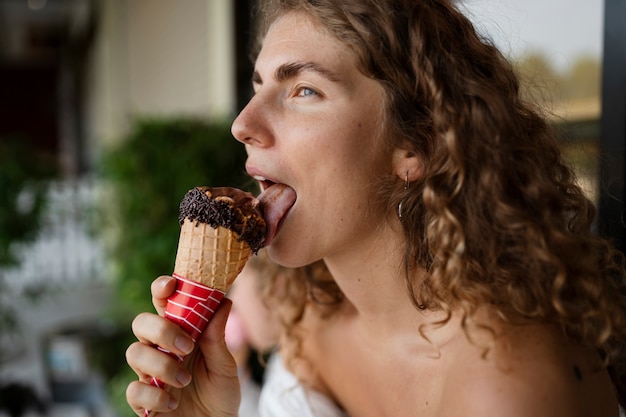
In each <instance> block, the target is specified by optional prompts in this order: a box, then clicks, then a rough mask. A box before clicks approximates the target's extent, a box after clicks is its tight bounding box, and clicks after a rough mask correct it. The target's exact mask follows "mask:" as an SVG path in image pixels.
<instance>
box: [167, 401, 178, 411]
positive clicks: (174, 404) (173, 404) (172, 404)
mask: <svg viewBox="0 0 626 417" xmlns="http://www.w3.org/2000/svg"><path fill="white" fill-rule="evenodd" d="M167 407H168V408H169V409H170V410H173V409H175V408H176V407H178V401H177V400H176V398H170V401H169V402H168V403H167Z"/></svg>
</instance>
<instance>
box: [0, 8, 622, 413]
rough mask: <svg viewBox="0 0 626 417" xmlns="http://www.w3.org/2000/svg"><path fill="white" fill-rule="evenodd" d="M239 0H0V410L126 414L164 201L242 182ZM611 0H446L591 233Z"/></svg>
mask: <svg viewBox="0 0 626 417" xmlns="http://www.w3.org/2000/svg"><path fill="white" fill-rule="evenodd" d="M254 2H255V0H236V1H232V0H179V1H176V2H175V1H170V0H0V416H1V417H4V416H5V415H6V416H11V417H14V416H20V415H24V416H30V415H36V416H54V417H83V416H88V417H104V416H107V417H126V416H132V415H134V414H133V413H132V412H131V411H130V409H129V408H128V407H127V405H126V403H125V399H124V390H125V388H126V385H127V384H128V382H129V381H130V380H131V379H133V378H134V375H133V374H132V373H131V371H130V370H129V369H128V367H127V366H126V363H125V359H124V351H125V349H126V347H127V346H128V345H129V344H130V343H131V341H132V335H131V334H130V322H131V320H132V318H133V317H134V316H135V315H136V314H137V313H138V312H140V311H145V310H151V309H152V306H151V304H150V299H149V296H150V295H149V285H150V282H151V281H152V280H153V279H154V278H155V277H156V276H158V275H160V274H164V273H169V272H170V271H171V270H172V268H173V261H174V254H175V250H176V245H177V241H178V230H179V227H178V223H177V216H178V203H179V202H180V200H181V198H182V196H183V195H184V193H185V192H186V191H187V190H188V189H189V188H192V187H193V186H195V185H199V184H208V185H233V186H238V187H241V188H244V189H249V188H250V187H249V185H250V184H248V183H247V182H246V179H245V175H244V172H243V161H244V160H245V156H244V150H243V148H242V147H240V146H239V144H238V143H237V142H236V141H235V140H233V139H232V138H231V135H230V131H229V125H230V122H231V121H232V120H233V118H234V116H235V115H236V114H237V112H238V110H239V109H241V108H242V107H243V106H244V105H245V102H246V100H247V98H248V97H249V94H250V78H251V71H252V70H251V63H250V61H249V57H248V48H249V44H250V37H251V34H252V32H253V29H254V22H253V21H252V17H251V8H252V7H253V6H254ZM618 3H621V0H606V3H605V1H604V0H553V1H552V2H550V4H546V2H543V1H542V0H525V1H524V2H519V1H515V0H465V1H463V2H460V4H461V7H463V8H465V9H466V11H467V13H468V14H469V15H470V17H471V18H472V20H473V21H474V22H475V23H476V24H477V27H478V28H479V30H480V31H481V32H483V33H484V34H485V35H486V36H489V37H491V38H493V39H494V41H495V42H496V44H497V45H498V46H499V47H500V48H501V49H502V50H503V51H504V52H506V53H507V54H508V56H509V57H510V59H511V60H512V61H513V62H515V64H516V65H517V67H518V69H519V71H520V73H521V74H522V77H523V79H524V80H525V85H526V87H525V91H524V94H526V95H528V96H529V97H533V98H534V99H536V100H539V101H540V102H541V104H542V105H543V106H545V108H546V109H547V111H549V112H550V113H551V114H553V118H552V121H553V123H554V124H555V125H556V126H557V127H558V128H559V130H560V132H562V140H563V149H564V150H565V153H566V155H567V157H568V158H569V159H570V160H571V161H572V163H573V164H574V165H575V167H576V169H577V172H578V174H579V178H580V181H581V184H582V185H583V187H584V189H585V190H586V192H587V193H588V195H589V197H590V198H591V199H592V200H594V201H595V202H597V203H598V204H599V205H600V209H601V212H600V218H601V219H605V220H606V222H600V224H599V226H598V231H599V233H603V234H607V235H610V236H611V237H612V238H614V239H615V240H616V242H617V243H618V244H621V245H623V242H624V241H623V224H622V223H621V215H622V213H623V209H624V204H623V202H624V199H623V194H624V189H623V177H624V163H623V159H624V143H625V141H626V135H625V134H624V131H625V130H624V124H625V122H624V117H626V114H625V113H624V112H623V108H625V107H626V104H624V103H623V101H620V100H624V97H626V85H625V82H624V80H623V77H622V76H620V75H619V74H623V73H626V68H624V62H623V60H621V61H620V59H621V58H618V59H617V60H616V59H613V58H614V57H616V56H621V55H619V54H617V55H616V54H615V52H614V51H616V50H617V51H622V52H624V51H625V49H626V47H625V46H624V44H623V43H621V46H620V43H619V42H620V39H622V40H623V39H624V38H626V32H625V31H624V28H621V29H620V28H619V27H620V26H623V25H622V24H621V23H619V22H622V23H623V22H624V21H626V10H624V7H623V6H622V5H621V4H618ZM606 11H609V13H605V12H606ZM620 13H621V15H620ZM620 16H621V17H620ZM616 39H617V41H616ZM620 48H621V49H620ZM623 55H625V56H626V53H623ZM620 65H621V66H620ZM620 97H621V98H620ZM612 100H613V101H612ZM614 100H617V101H614ZM620 108H621V109H622V111H621V112H620V111H619V109H620ZM603 109H605V110H604V111H603ZM613 109H617V112H614V111H613ZM607 123H608V126H609V127H611V126H612V127H613V128H607V127H606V126H607ZM615 150H617V151H615ZM615 161H616V162H615ZM605 195H608V196H609V197H610V198H608V199H606V200H603V198H604V197H603V196H605ZM605 201H608V202H605ZM611 222H612V223H611ZM606 224H609V225H610V227H607V226H606ZM611 233H614V234H613V235H611ZM622 249H623V246H622Z"/></svg>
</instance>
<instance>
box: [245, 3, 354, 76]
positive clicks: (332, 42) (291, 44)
mask: <svg viewBox="0 0 626 417" xmlns="http://www.w3.org/2000/svg"><path fill="white" fill-rule="evenodd" d="M285 61H317V62H320V63H323V64H325V65H333V66H335V67H338V68H341V69H342V70H348V71H350V70H356V55H355V54H354V51H352V49H351V48H350V47H349V46H348V45H346V44H345V43H343V42H341V41H340V40H339V39H338V38H337V37H336V36H334V35H333V34H332V33H331V32H330V31H329V30H328V29H326V28H325V27H324V26H323V25H322V24H320V23H319V22H317V21H316V20H315V19H314V18H312V17H311V16H309V15H308V14H306V13H303V12H288V13H286V14H284V15H282V16H280V17H279V18H277V19H276V20H275V21H274V23H272V25H271V26H270V27H269V30H268V32H267V34H266V36H265V39H264V40H263V44H262V47H261V50H260V53H259V55H258V57H257V62H256V65H257V67H259V66H260V65H261V66H262V65H266V64H274V65H281V64H282V63H284V62H285Z"/></svg>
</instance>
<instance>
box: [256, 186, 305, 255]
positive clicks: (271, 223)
mask: <svg viewBox="0 0 626 417" xmlns="http://www.w3.org/2000/svg"><path fill="white" fill-rule="evenodd" d="M258 199H259V201H260V202H261V208H262V210H263V217H265V222H266V223H267V231H266V232H265V246H269V245H270V244H271V243H272V240H274V236H276V232H277V230H278V225H279V224H280V221H281V220H282V219H283V217H285V214H286V213H287V211H289V209H290V208H291V206H293V204H294V203H295V202H296V192H295V191H294V190H293V188H291V187H288V186H286V185H285V184H274V185H272V186H271V187H269V188H267V189H266V190H265V191H263V192H262V193H261V195H259V197H258Z"/></svg>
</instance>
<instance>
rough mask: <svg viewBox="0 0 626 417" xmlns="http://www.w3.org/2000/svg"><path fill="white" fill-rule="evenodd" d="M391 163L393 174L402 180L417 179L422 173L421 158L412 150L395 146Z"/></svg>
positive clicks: (410, 180)
mask: <svg viewBox="0 0 626 417" xmlns="http://www.w3.org/2000/svg"><path fill="white" fill-rule="evenodd" d="M392 163H393V172H394V174H396V175H397V176H398V178H400V179H401V180H402V181H406V180H407V179H408V181H409V182H413V181H417V180H419V179H420V178H422V176H423V175H424V165H423V163H422V159H421V158H420V157H419V156H418V155H417V154H416V153H415V152H413V151H408V150H406V149H399V148H396V149H395V150H394V151H393V161H392Z"/></svg>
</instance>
